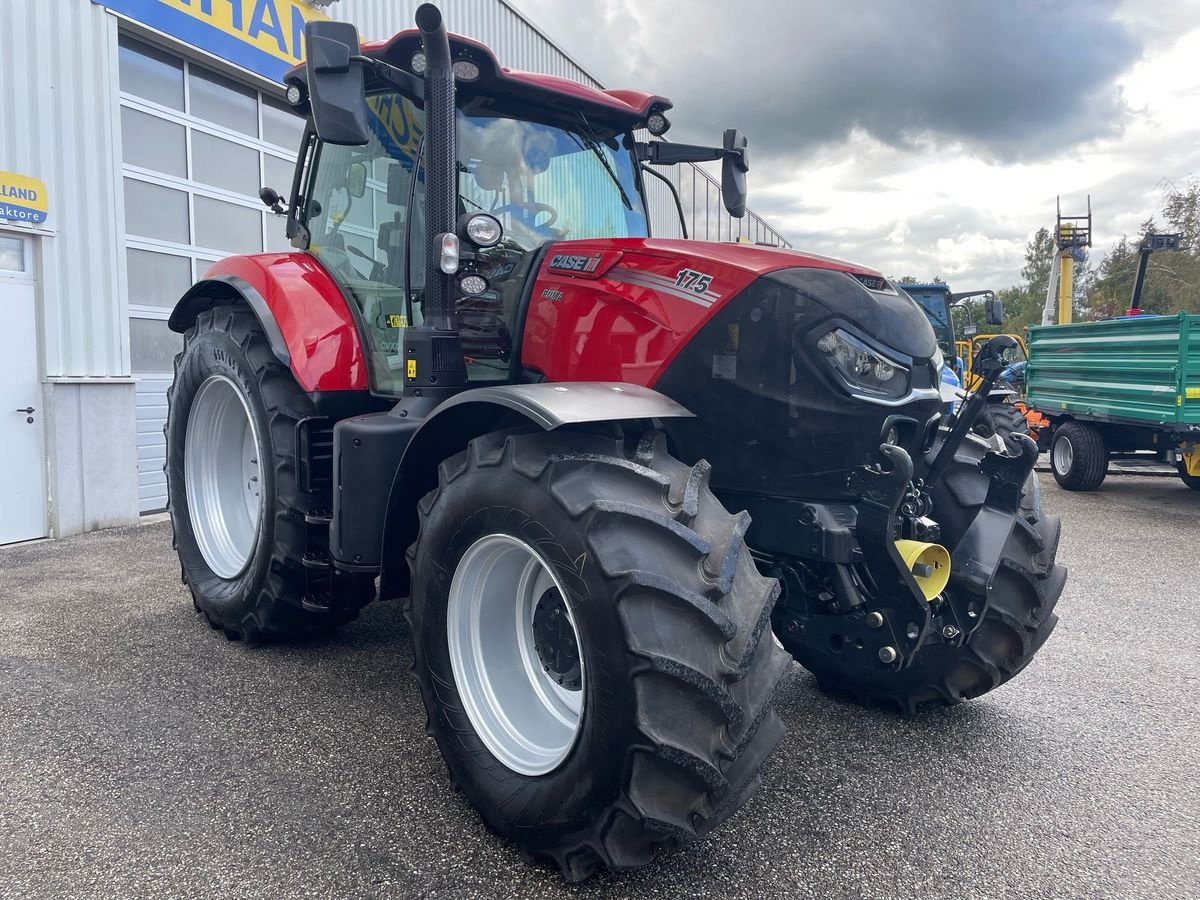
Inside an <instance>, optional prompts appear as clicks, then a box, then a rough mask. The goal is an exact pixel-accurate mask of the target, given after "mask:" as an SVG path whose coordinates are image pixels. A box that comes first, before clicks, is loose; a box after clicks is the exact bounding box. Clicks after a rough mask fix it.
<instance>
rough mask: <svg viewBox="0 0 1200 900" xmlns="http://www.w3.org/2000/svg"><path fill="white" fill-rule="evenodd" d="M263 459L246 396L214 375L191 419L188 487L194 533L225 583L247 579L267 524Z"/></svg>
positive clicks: (187, 438)
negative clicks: (263, 522) (260, 531)
mask: <svg viewBox="0 0 1200 900" xmlns="http://www.w3.org/2000/svg"><path fill="white" fill-rule="evenodd" d="M259 458H260V446H259V441H258V432H257V431H256V430H255V428H254V418H253V417H252V416H251V414H250V407H249V405H248V404H247V400H246V397H245V396H244V395H243V393H242V391H241V389H240V388H239V387H238V386H237V385H236V384H234V382H233V381H232V379H230V378H228V377H227V376H225V375H210V376H209V377H208V378H207V379H205V381H204V383H203V384H201V385H200V390H198V391H197V392H196V398H195V399H194V400H193V401H192V409H191V412H190V413H189V414H188V424H187V434H186V435H185V437H184V447H183V482H184V490H185V491H186V492H187V505H188V518H189V520H190V521H191V524H192V534H193V535H195V537H196V544H197V546H198V547H199V548H200V554H201V555H202V556H203V557H204V561H205V562H206V563H207V564H208V567H209V568H210V569H212V571H213V574H215V575H217V576H218V577H220V578H225V579H230V578H236V577H237V576H238V575H240V574H242V572H244V571H245V570H246V566H248V565H249V564H250V559H251V557H252V556H253V555H254V546H255V544H256V543H257V542H258V528H259V522H260V520H261V519H262V484H261V482H260V481H259Z"/></svg>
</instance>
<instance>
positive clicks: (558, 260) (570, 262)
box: [550, 253, 600, 272]
mask: <svg viewBox="0 0 1200 900" xmlns="http://www.w3.org/2000/svg"><path fill="white" fill-rule="evenodd" d="M599 265H600V256H599V254H597V255H596V256H573V255H571V254H569V253H560V254H558V255H557V256H555V257H552V258H551V259H550V268H551V269H558V270H559V271H560V272H595V271H596V268H597V267H598V266H599Z"/></svg>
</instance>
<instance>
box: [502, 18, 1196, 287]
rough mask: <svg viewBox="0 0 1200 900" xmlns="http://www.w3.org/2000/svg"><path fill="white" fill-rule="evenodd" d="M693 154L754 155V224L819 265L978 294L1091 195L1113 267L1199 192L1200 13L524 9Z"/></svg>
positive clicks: (996, 283) (1011, 273) (1099, 241)
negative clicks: (741, 138) (1133, 241)
mask: <svg viewBox="0 0 1200 900" xmlns="http://www.w3.org/2000/svg"><path fill="white" fill-rule="evenodd" d="M513 2H516V3H517V4H518V5H519V6H520V8H521V9H522V10H523V11H527V12H529V13H530V14H532V16H533V19H534V20H535V21H536V22H538V23H539V24H541V25H542V26H544V27H545V29H546V30H547V32H548V33H549V34H551V35H552V36H553V37H554V38H555V40H558V41H560V42H561V43H562V45H563V47H564V48H565V49H566V50H567V51H568V52H569V53H571V54H572V55H573V56H575V57H576V58H577V59H578V60H579V61H580V62H581V63H583V64H584V65H585V66H586V67H587V68H588V69H589V70H590V71H591V72H592V73H593V74H594V75H595V76H596V77H598V78H599V79H600V80H601V81H603V82H604V83H605V84H607V85H609V86H613V87H638V88H642V89H646V90H653V91H657V92H660V93H663V94H665V95H667V96H669V97H671V98H672V99H673V100H674V101H675V104H676V108H675V110H674V112H673V113H672V115H671V118H672V120H673V121H674V122H675V128H674V129H673V130H672V132H671V134H670V137H671V139H673V140H678V141H687V142H696V143H708V142H712V141H714V140H716V139H717V138H718V136H719V134H720V132H721V130H722V129H723V128H726V127H728V126H730V125H736V126H737V127H739V128H741V129H742V130H743V131H744V132H745V133H746V134H747V135H749V137H750V139H751V148H752V159H753V167H752V170H751V175H750V205H751V208H752V209H753V210H754V211H755V212H756V213H759V214H760V215H762V216H764V218H766V220H767V221H768V222H769V223H770V224H771V225H772V226H773V227H775V228H777V229H778V230H780V231H781V232H782V233H783V234H784V236H785V237H786V238H787V239H788V240H790V241H791V242H792V243H793V244H794V246H796V247H797V248H799V249H805V250H812V251H814V252H818V253H824V254H827V255H831V256H837V257H841V258H844V259H851V260H856V261H859V262H862V263H864V264H868V265H873V266H875V267H877V268H879V269H881V270H883V271H884V272H886V273H888V274H892V275H904V274H912V275H916V276H918V277H921V278H929V277H932V276H933V275H936V274H941V275H942V276H943V277H945V278H947V279H952V280H953V283H954V284H955V285H956V286H961V288H962V289H968V288H971V287H994V288H999V287H1006V286H1008V285H1011V284H1013V283H1015V282H1017V281H1018V280H1019V277H1020V269H1021V265H1022V263H1023V257H1024V248H1025V242H1026V241H1027V240H1028V239H1029V238H1030V237H1031V236H1032V235H1033V233H1034V232H1035V231H1036V230H1037V229H1038V228H1039V227H1046V228H1051V227H1053V225H1054V205H1055V197H1056V196H1057V195H1062V202H1063V211H1064V212H1067V213H1069V214H1070V213H1075V212H1080V211H1082V210H1083V209H1085V208H1086V207H1085V203H1086V196H1087V195H1088V194H1089V193H1090V194H1091V195H1092V201H1093V208H1094V210H1095V213H1096V220H1095V223H1094V229H1093V232H1094V237H1095V242H1096V245H1095V248H1094V249H1093V251H1092V256H1093V259H1095V260H1098V259H1099V258H1100V257H1101V255H1102V254H1103V253H1104V252H1105V251H1106V250H1107V249H1109V247H1111V245H1112V243H1114V242H1115V241H1116V240H1117V239H1118V238H1119V236H1120V235H1121V234H1122V233H1123V232H1124V233H1128V234H1130V235H1132V234H1134V233H1135V232H1136V231H1137V229H1138V228H1139V227H1140V224H1141V223H1142V221H1144V220H1145V218H1146V217H1147V216H1149V215H1152V214H1154V213H1156V212H1157V210H1158V208H1159V206H1160V205H1161V202H1160V201H1161V197H1160V194H1161V191H1160V183H1161V182H1162V181H1163V180H1164V179H1174V180H1176V181H1178V180H1180V179H1183V178H1185V177H1187V176H1188V175H1189V174H1200V125H1198V123H1200V69H1198V68H1197V66H1196V62H1195V61H1196V60H1197V59H1200V0H1174V2H1172V3H1171V4H1168V5H1166V6H1163V5H1162V4H1149V3H1146V2H1145V0H920V2H916V3H900V2H880V0H837V2H835V3H829V2H828V0H790V2H788V0H737V2H736V3H734V2H730V0H694V2H692V3H689V4H687V5H686V6H680V4H678V3H674V2H671V0H575V2H573V3H570V4H567V3H563V2H562V0H513Z"/></svg>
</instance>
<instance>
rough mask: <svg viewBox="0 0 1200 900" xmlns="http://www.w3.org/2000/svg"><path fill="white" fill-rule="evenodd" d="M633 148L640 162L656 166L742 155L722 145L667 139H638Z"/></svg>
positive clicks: (708, 160)
mask: <svg viewBox="0 0 1200 900" xmlns="http://www.w3.org/2000/svg"><path fill="white" fill-rule="evenodd" d="M633 150H634V153H635V154H636V156H637V158H638V161H639V162H648V163H650V164H651V165H656V166H674V165H677V164H678V163H690V162H711V161H712V160H715V159H722V158H724V157H725V156H733V155H738V156H740V155H741V152H740V151H728V150H722V149H721V148H720V147H703V146H700V145H699V144H668V143H666V142H665V141H636V142H635V143H634V145H633Z"/></svg>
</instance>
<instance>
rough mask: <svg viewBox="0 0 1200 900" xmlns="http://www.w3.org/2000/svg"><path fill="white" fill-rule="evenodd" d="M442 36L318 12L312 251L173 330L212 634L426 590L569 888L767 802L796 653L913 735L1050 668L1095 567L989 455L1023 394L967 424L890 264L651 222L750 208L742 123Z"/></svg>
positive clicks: (286, 258)
mask: <svg viewBox="0 0 1200 900" xmlns="http://www.w3.org/2000/svg"><path fill="white" fill-rule="evenodd" d="M416 20H417V26H418V28H417V29H416V30H410V31H404V32H401V33H400V34H398V35H396V36H395V37H394V38H392V39H391V40H389V41H386V42H383V43H375V44H367V45H363V46H360V45H359V41H358V36H357V33H356V32H355V30H354V28H353V26H350V25H347V24H343V23H337V22H314V23H310V24H309V26H308V31H307V35H306V39H307V48H308V60H307V63H306V65H304V66H301V67H298V68H295V69H293V70H292V71H291V72H290V73H289V74H288V76H287V95H288V100H289V102H290V103H291V104H292V105H293V106H294V107H295V108H296V109H297V110H298V111H300V112H302V113H304V114H305V115H306V116H307V122H308V125H307V130H306V133H305V136H304V139H303V145H302V147H301V148H300V158H299V163H298V165H297V167H296V173H295V177H294V179H293V182H292V186H291V191H290V196H289V197H288V198H287V200H286V215H287V233H288V235H289V237H290V238H291V241H292V244H293V246H294V247H295V248H296V250H295V252H292V253H272V254H259V255H254V256H241V257H234V258H231V259H226V260H224V261H222V262H219V263H217V264H216V265H214V266H213V267H212V268H211V269H210V270H209V271H208V273H207V274H206V276H205V277H204V279H203V280H202V281H200V282H198V283H197V284H196V285H194V286H193V287H192V288H191V289H190V290H189V291H188V292H187V294H185V295H184V297H183V298H182V299H181V300H180V301H179V303H178V305H177V306H176V308H175V310H174V312H173V313H172V316H171V320H170V324H171V327H172V328H173V329H174V330H175V331H177V332H179V333H181V334H183V335H185V343H184V349H183V352H182V353H181V354H180V355H179V356H178V357H177V358H176V363H175V381H174V384H173V386H172V388H171V393H170V412H169V415H168V421H167V426H166V435H167V465H166V472H167V478H168V485H169V496H170V508H171V520H172V524H173V526H174V532H175V545H176V547H177V549H178V552H179V558H180V562H181V564H182V570H183V580H184V582H185V583H186V584H187V585H188V587H189V588H190V590H191V593H192V597H193V598H194V601H195V605H196V608H197V609H198V610H199V611H200V612H201V613H202V614H203V616H204V617H205V618H206V619H207V620H208V622H209V623H210V624H211V625H212V626H213V627H214V628H217V629H220V630H222V631H224V633H225V634H226V635H227V636H229V637H230V638H242V639H244V640H247V641H251V642H257V641H263V640H269V639H275V638H287V637H291V636H295V635H301V634H307V633H310V632H314V631H318V630H322V629H327V628H330V627H334V626H337V625H339V624H342V623H345V622H347V621H349V620H351V619H353V618H354V617H355V616H356V615H357V614H358V612H359V610H360V609H361V608H362V607H363V606H364V605H365V604H367V603H368V602H370V601H371V600H373V599H375V598H377V597H378V598H379V599H381V600H388V599H402V598H406V599H405V604H406V606H405V608H406V610H407V614H408V620H409V623H410V625H411V630H412V640H413V648H414V656H415V672H416V676H417V679H418V681H419V683H420V688H421V693H422V695H423V699H424V702H425V707H426V709H427V711H428V715H429V727H428V731H429V734H430V735H431V736H432V737H433V738H434V740H435V741H436V742H437V745H438V747H439V749H440V750H441V752H442V755H443V756H444V757H445V760H446V764H447V766H448V767H449V770H450V777H451V780H452V782H453V783H454V784H455V785H456V786H457V787H458V788H460V789H461V790H462V791H463V792H464V793H465V794H466V795H467V797H468V798H469V799H470V800H471V802H472V803H474V805H475V806H476V807H477V808H478V810H479V812H480V814H481V815H482V816H483V818H484V820H485V821H486V822H487V824H488V825H489V826H490V827H491V828H493V829H494V830H495V831H497V832H498V833H499V834H501V835H503V836H505V837H507V838H509V839H511V840H512V841H513V842H514V843H515V844H516V845H517V846H518V847H519V848H520V849H521V851H522V852H523V853H524V854H525V855H526V856H528V857H530V858H537V857H540V858H546V859H550V860H553V861H554V862H555V863H556V864H557V865H558V866H559V867H560V868H561V869H562V871H563V873H564V874H565V875H566V876H567V877H568V878H571V879H578V878H583V877H586V876H587V875H588V874H589V873H591V872H593V871H595V870H600V869H604V868H608V869H628V868H633V867H636V866H640V865H643V864H645V863H647V862H648V861H649V860H650V859H651V857H652V855H653V854H654V853H655V852H656V851H657V850H659V849H663V848H671V847H675V846H678V845H680V844H682V843H685V842H687V841H689V840H691V839H693V838H695V837H696V836H697V835H702V834H705V833H707V832H709V831H710V830H712V829H713V828H714V827H716V826H717V825H719V824H720V823H721V822H722V821H723V820H725V819H726V818H728V817H729V816H730V815H731V814H732V813H734V812H735V811H736V810H737V809H738V808H739V807H741V806H742V805H743V804H744V803H745V802H746V801H747V799H748V798H749V797H750V795H751V794H752V793H753V792H754V790H755V788H756V787H757V786H758V784H759V781H760V770H761V768H762V766H763V763H764V760H766V758H767V757H768V755H769V754H770V753H771V751H772V749H773V748H774V747H775V746H776V744H777V743H778V742H779V740H780V738H781V737H782V735H783V726H782V724H781V722H780V720H779V718H778V717H777V716H776V714H775V713H774V711H773V710H772V699H773V697H774V696H775V693H776V691H777V689H778V688H779V685H780V683H781V681H782V679H783V678H784V677H785V675H786V673H787V671H788V669H789V666H790V665H791V662H792V660H793V659H795V660H798V661H799V662H800V663H801V664H802V665H804V666H805V667H807V668H808V669H809V670H810V671H812V672H813V673H814V674H815V675H816V677H817V679H818V681H819V682H820V684H821V685H822V686H823V687H825V688H827V689H830V690H834V691H837V692H840V693H842V694H845V695H848V696H849V697H851V698H852V699H855V700H858V701H861V702H875V703H885V704H890V705H892V706H895V707H898V708H900V709H901V710H905V711H912V710H914V709H915V708H916V707H918V706H920V705H922V704H925V703H931V702H932V703H958V702H959V701H961V700H963V699H966V698H971V697H976V696H978V695H980V694H982V693H984V692H986V691H989V690H991V689H992V688H994V687H996V686H998V685H1000V684H1002V683H1003V682H1004V681H1006V680H1007V679H1009V678H1011V677H1012V676H1013V675H1015V674H1016V673H1017V672H1019V671H1020V670H1021V669H1022V668H1023V667H1024V666H1025V665H1026V664H1027V663H1028V662H1029V661H1030V659H1031V658H1032V656H1033V654H1034V653H1035V652H1036V651H1037V649H1038V648H1039V647H1040V646H1041V645H1042V642H1043V641H1045V640H1046V637H1047V636H1048V635H1049V633H1050V631H1051V629H1053V627H1054V624H1055V621H1056V618H1055V616H1054V614H1053V612H1052V610H1053V608H1054V605H1055V603H1056V602H1057V600H1058V597H1059V594H1060V592H1061V590H1062V586H1063V581H1064V579H1065V574H1066V573H1065V570H1064V569H1063V568H1062V567H1061V566H1058V565H1056V564H1055V561H1054V558H1055V551H1056V547H1057V541H1058V533H1059V523H1058V521H1057V519H1055V518H1053V517H1050V516H1044V515H1042V513H1041V510H1040V505H1039V502H1038V495H1037V491H1036V482H1035V481H1034V480H1033V477H1034V476H1032V475H1031V471H1032V467H1033V462H1034V458H1035V456H1036V451H1035V448H1034V446H1033V443H1032V442H1030V441H1028V440H1024V442H1023V443H1022V442H1018V446H1017V449H1016V451H1014V450H1013V449H1012V448H1008V449H1004V448H1001V447H999V446H992V445H989V444H988V443H986V442H985V441H983V440H982V439H980V438H978V437H976V436H974V435H971V434H969V433H968V432H969V431H970V428H971V425H972V421H973V419H974V417H975V416H977V415H978V413H979V411H980V408H981V406H982V404H983V402H984V401H985V400H986V394H987V388H988V387H989V386H990V381H986V383H985V384H984V385H983V388H982V389H981V391H980V392H977V393H982V395H983V399H982V400H980V401H979V402H978V403H975V402H973V401H971V400H969V401H967V402H966V403H964V404H963V405H962V407H961V409H960V412H959V414H958V416H957V418H956V420H955V421H954V423H953V425H952V426H944V425H942V415H941V408H942V398H941V395H940V392H939V387H938V386H939V381H940V377H939V370H940V367H941V366H942V360H941V358H940V354H939V352H938V349H937V343H936V341H935V339H934V335H933V331H932V329H931V328H930V326H929V323H928V321H927V320H926V318H925V316H924V314H923V313H922V312H921V310H920V309H919V308H918V307H917V306H916V305H915V304H914V303H913V302H912V300H911V299H909V298H908V297H907V296H906V295H905V294H903V293H900V292H898V291H897V290H896V289H895V288H893V286H892V285H891V284H889V283H888V282H887V280H886V279H884V278H883V277H882V276H881V275H880V274H879V273H878V272H876V271H873V270H871V269H868V268H864V267H862V266H856V265H852V264H850V263H845V262H840V261H838V260H833V259H826V258H822V257H816V256H809V255H805V254H802V253H796V252H791V251H786V250H781V249H778V248H769V247H761V246H749V245H744V244H718V243H702V242H690V241H686V240H683V241H681V240H665V239H659V238H654V237H651V235H650V233H649V218H648V215H647V210H646V200H645V191H644V176H645V174H647V173H651V170H650V169H649V168H648V166H649V165H652V164H657V165H672V164H678V163H682V162H688V161H702V160H720V161H721V163H722V166H723V187H724V197H725V203H726V205H727V207H728V208H729V211H730V212H731V213H732V214H733V215H735V216H737V215H741V214H743V212H744V209H745V199H746V194H745V173H746V171H747V169H748V156H747V148H746V141H745V139H744V138H743V137H742V136H741V134H740V133H738V132H737V131H733V130H730V131H727V132H725V136H724V141H723V145H722V146H721V147H716V148H713V147H700V146H690V145H683V144H668V143H664V142H662V141H657V140H648V141H643V140H640V139H639V138H638V137H636V136H635V132H637V131H638V130H639V129H646V130H647V131H648V132H649V133H650V134H651V135H661V134H662V133H663V132H664V131H665V130H666V128H667V125H668V123H667V120H666V117H665V113H666V111H667V110H669V109H670V108H671V104H670V102H669V101H667V100H666V99H664V98H662V97H659V96H656V95H653V94H645V93H641V92H637V91H615V90H614V91H600V90H595V89H593V88H590V87H585V86H583V85H580V84H576V83H574V82H571V81H567V80H564V79H561V78H554V77H550V76H543V75H533V74H529V73H525V72H517V71H513V70H510V69H507V68H504V67H502V66H501V65H500V63H499V62H498V61H497V60H496V59H495V57H494V56H493V55H492V53H491V52H490V51H489V50H488V49H487V48H486V47H484V46H482V45H481V44H479V43H477V42H475V41H472V40H469V39H466V38H460V37H457V36H455V37H448V36H447V34H446V31H445V28H444V26H443V24H442V17H441V14H440V13H439V12H438V10H437V9H435V8H434V7H433V6H430V5H428V4H426V5H424V6H422V7H421V8H420V9H419V10H418V11H417V14H416ZM651 174H652V173H651ZM263 194H264V201H266V202H267V203H268V204H269V205H272V206H273V207H274V208H275V209H276V210H277V211H279V212H281V213H282V212H285V209H284V206H285V203H284V198H281V197H280V196H279V195H277V194H276V193H275V192H274V191H270V190H267V189H264V191H263ZM993 355H994V356H996V357H997V359H998V355H997V354H993ZM989 358H991V357H990V356H988V354H987V353H986V352H985V354H984V361H983V364H984V366H985V370H986V366H987V360H988V359H989ZM993 370H994V371H992V373H991V374H992V376H993V377H994V373H995V371H998V368H996V367H995V366H994V367H993Z"/></svg>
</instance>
